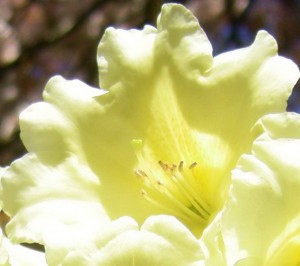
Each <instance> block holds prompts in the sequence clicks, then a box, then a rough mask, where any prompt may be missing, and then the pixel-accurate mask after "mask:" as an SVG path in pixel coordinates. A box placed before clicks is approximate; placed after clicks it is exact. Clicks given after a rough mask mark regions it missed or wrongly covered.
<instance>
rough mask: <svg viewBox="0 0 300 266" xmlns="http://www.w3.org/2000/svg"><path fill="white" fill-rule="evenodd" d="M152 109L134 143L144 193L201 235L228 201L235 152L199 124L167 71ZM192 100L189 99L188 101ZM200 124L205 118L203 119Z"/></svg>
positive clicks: (155, 92) (158, 84)
mask: <svg viewBox="0 0 300 266" xmlns="http://www.w3.org/2000/svg"><path fill="white" fill-rule="evenodd" d="M149 86H151V88H149V89H148V90H150V89H152V90H153V94H152V95H151V101H150V104H149V106H148V105H147V109H148V110H149V113H150V115H149V117H150V118H148V120H147V122H144V123H143V125H144V128H143V130H144V131H143V134H140V136H139V137H138V138H137V139H134V140H133V141H132V143H133V147H134V150H135V154H136V157H137V164H136V165H135V169H134V172H135V174H136V176H137V177H138V178H139V179H140V180H141V181H142V186H143V189H142V194H143V196H144V198H146V199H147V200H148V201H150V202H152V203H154V204H156V205H159V206H160V207H161V208H163V209H164V210H165V211H166V212H167V213H169V214H172V215H174V216H176V217H177V218H179V219H180V220H181V221H182V222H183V223H185V224H186V225H187V226H188V227H189V228H190V229H191V230H192V231H193V232H194V233H195V234H199V233H201V232H202V230H203V229H204V228H205V227H206V225H207V224H208V223H209V220H210V218H211V217H212V215H213V214H214V213H215V212H216V210H217V209H218V208H219V207H220V206H221V205H222V204H223V203H224V202H223V201H224V198H225V197H224V195H225V194H226V193H227V189H228V184H227V183H226V182H227V181H228V180H229V179H227V178H226V177H227V176H226V175H227V174H228V173H230V167H231V161H230V160H231V158H232V153H231V150H230V148H229V147H228V145H227V143H226V141H225V140H224V139H222V137H221V136H219V135H217V134H212V133H210V132H207V131H205V130H203V131H201V130H200V129H199V128H197V129H196V128H195V127H192V126H191V125H192V124H193V125H194V126H195V124H196V123H195V122H196V121H194V120H193V119H194V118H195V117H190V112H189V109H188V108H189V105H186V102H185V101H184V100H185V99H184V97H183V95H182V96H181V97H180V96H179V94H180V93H179V91H182V90H184V88H179V85H178V84H177V83H174V82H173V81H172V79H171V77H170V74H169V73H168V71H167V70H164V69H162V71H160V74H159V75H158V76H157V79H156V83H154V84H150V85H149ZM186 100H187V101H188V99H186ZM197 122H198V123H199V125H201V122H202V119H201V116H199V121H197Z"/></svg>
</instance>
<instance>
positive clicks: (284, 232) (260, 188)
mask: <svg viewBox="0 0 300 266" xmlns="http://www.w3.org/2000/svg"><path fill="white" fill-rule="evenodd" d="M254 131H255V132H256V133H259V132H260V133H261V135H260V136H259V137H258V138H257V139H256V140H255V142H254V144H253V148H252V154H251V155H243V156H242V157H241V158H240V159H239V162H238V165H237V168H236V169H235V170H234V171H233V175H232V186H231V189H230V194H229V199H228V201H227V203H226V205H225V207H224V210H223V211H222V212H221V213H220V214H219V218H218V219H215V221H214V222H213V223H212V224H211V225H210V226H209V228H207V230H206V232H205V233H204V236H203V241H204V243H205V244H204V247H205V249H206V250H207V261H206V264H205V265H264V266H282V265H299V263H300V193H299V192H300V116H299V115H297V114H293V113H284V114H273V115H268V116H265V117H263V118H262V119H260V120H259V122H258V123H257V124H256V126H255V127H254Z"/></svg>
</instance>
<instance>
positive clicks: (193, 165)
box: [189, 162, 197, 169]
mask: <svg viewBox="0 0 300 266" xmlns="http://www.w3.org/2000/svg"><path fill="white" fill-rule="evenodd" d="M196 166H197V163H196V162H194V163H192V164H191V165H190V166H189V169H193V168H195V167H196Z"/></svg>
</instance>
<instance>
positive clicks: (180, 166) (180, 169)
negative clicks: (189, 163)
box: [178, 161, 183, 172]
mask: <svg viewBox="0 0 300 266" xmlns="http://www.w3.org/2000/svg"><path fill="white" fill-rule="evenodd" d="M182 169H183V161H180V163H179V165H178V170H179V172H182Z"/></svg>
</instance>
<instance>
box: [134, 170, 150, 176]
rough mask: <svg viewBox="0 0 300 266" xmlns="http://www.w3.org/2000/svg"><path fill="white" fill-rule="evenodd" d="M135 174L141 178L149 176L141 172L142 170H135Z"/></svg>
mask: <svg viewBox="0 0 300 266" xmlns="http://www.w3.org/2000/svg"><path fill="white" fill-rule="evenodd" d="M134 173H135V174H136V175H137V176H139V177H148V176H147V174H146V173H145V172H144V171H143V170H140V169H135V170H134Z"/></svg>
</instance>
